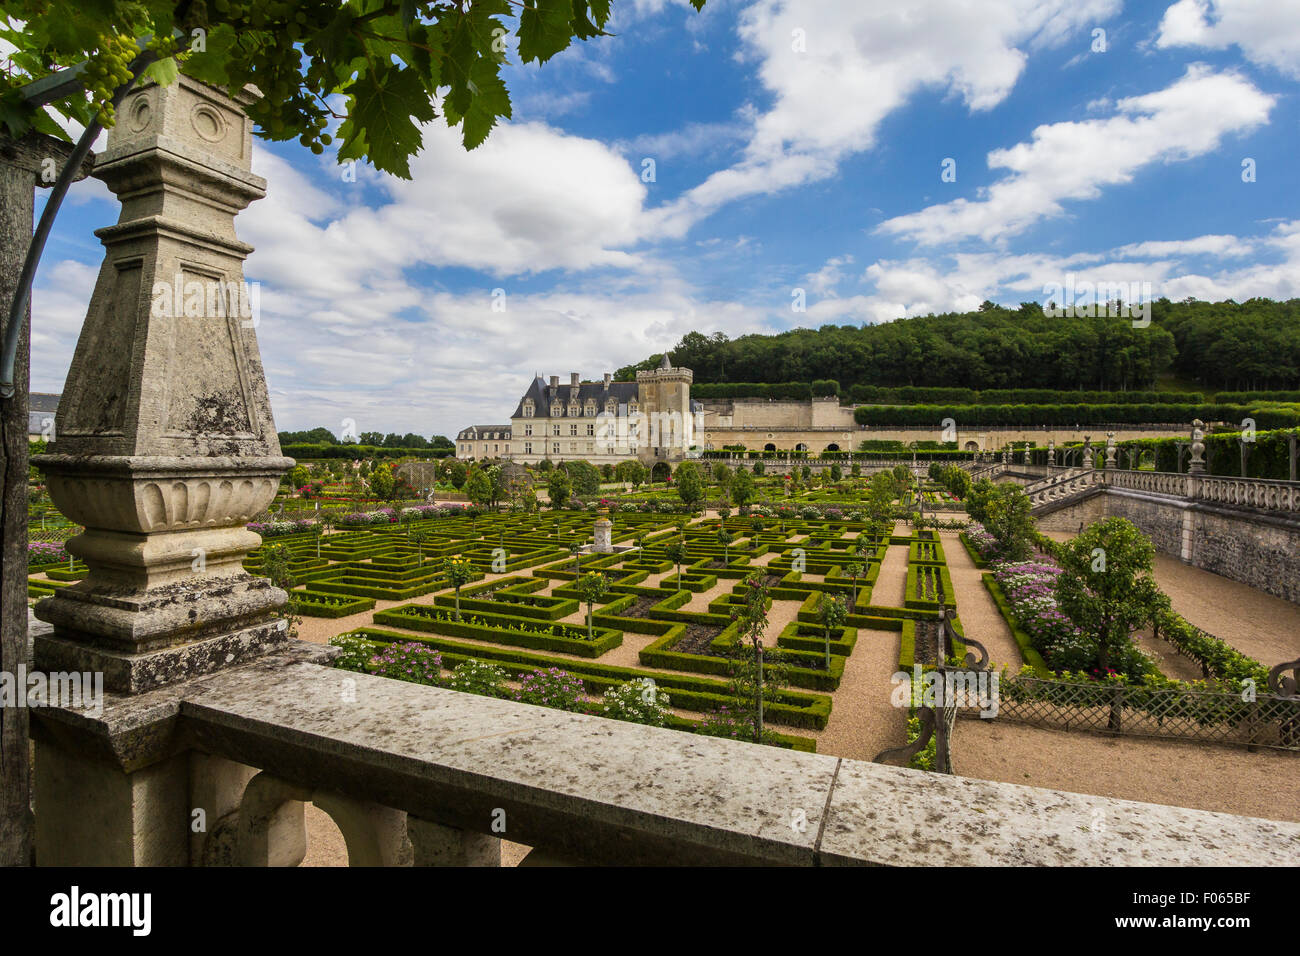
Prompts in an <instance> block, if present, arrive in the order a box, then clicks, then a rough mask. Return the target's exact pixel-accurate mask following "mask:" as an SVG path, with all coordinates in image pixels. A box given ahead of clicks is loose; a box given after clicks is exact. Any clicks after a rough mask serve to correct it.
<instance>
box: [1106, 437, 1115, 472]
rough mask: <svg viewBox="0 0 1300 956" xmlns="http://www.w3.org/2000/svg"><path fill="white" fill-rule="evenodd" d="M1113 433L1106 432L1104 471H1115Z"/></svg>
mask: <svg viewBox="0 0 1300 956" xmlns="http://www.w3.org/2000/svg"><path fill="white" fill-rule="evenodd" d="M1115 451H1116V448H1115V433H1114V432H1106V470H1107V471H1114V470H1115Z"/></svg>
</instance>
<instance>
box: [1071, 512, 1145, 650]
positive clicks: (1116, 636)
mask: <svg viewBox="0 0 1300 956" xmlns="http://www.w3.org/2000/svg"><path fill="white" fill-rule="evenodd" d="M1058 560H1059V561H1060V564H1061V567H1062V568H1064V569H1065V570H1064V571H1063V572H1062V573H1061V575H1060V577H1058V578H1057V581H1056V600H1057V603H1058V604H1059V606H1060V608H1061V612H1062V613H1064V614H1065V615H1066V617H1068V618H1069V619H1070V620H1071V621H1073V622H1074V625H1075V627H1078V628H1079V629H1080V630H1082V631H1083V633H1084V634H1085V635H1087V636H1088V638H1090V639H1091V640H1092V641H1094V642H1095V643H1096V647H1097V667H1098V669H1099V670H1100V671H1102V672H1103V674H1104V673H1105V671H1106V670H1107V669H1108V668H1110V667H1111V666H1112V662H1114V661H1116V660H1117V659H1118V658H1120V657H1121V656H1122V654H1123V652H1125V651H1127V650H1128V649H1129V648H1130V647H1131V646H1132V634H1133V632H1134V631H1135V630H1136V629H1137V628H1139V627H1142V626H1143V625H1145V624H1148V623H1149V622H1150V621H1151V620H1152V618H1153V617H1154V616H1155V614H1156V612H1157V611H1159V610H1160V609H1161V608H1162V607H1164V606H1167V602H1168V599H1167V598H1166V597H1165V596H1164V595H1163V594H1161V592H1160V589H1159V588H1158V587H1157V586H1156V582H1155V578H1154V577H1153V576H1152V573H1153V567H1154V563H1155V547H1154V546H1153V545H1152V544H1151V540H1150V539H1149V538H1147V537H1146V536H1145V535H1144V534H1142V532H1141V531H1139V530H1138V528H1137V526H1136V525H1134V524H1133V523H1132V522H1131V521H1128V520H1127V519H1125V518H1107V519H1106V520H1105V521H1099V522H1097V523H1096V524H1093V525H1090V526H1089V527H1087V528H1086V529H1084V531H1083V533H1082V534H1080V535H1079V536H1078V537H1076V538H1075V539H1074V540H1073V541H1071V542H1069V543H1068V544H1066V545H1065V546H1064V547H1062V548H1061V549H1060V552H1059V555H1058Z"/></svg>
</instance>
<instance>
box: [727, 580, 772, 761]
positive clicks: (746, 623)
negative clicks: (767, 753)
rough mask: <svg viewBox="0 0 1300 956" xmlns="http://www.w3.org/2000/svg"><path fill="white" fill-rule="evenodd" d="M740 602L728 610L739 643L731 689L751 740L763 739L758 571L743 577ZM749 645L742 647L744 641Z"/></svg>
mask: <svg viewBox="0 0 1300 956" xmlns="http://www.w3.org/2000/svg"><path fill="white" fill-rule="evenodd" d="M743 596H744V604H743V605H741V607H740V608H739V609H738V610H737V611H734V612H732V620H734V621H735V622H736V629H737V631H738V632H739V637H740V643H739V645H738V647H737V650H738V652H739V654H740V657H739V659H738V660H737V661H736V662H735V666H734V667H733V669H732V691H733V693H735V694H736V697H737V699H738V701H739V703H740V705H741V706H742V707H744V708H747V709H748V710H749V716H750V723H751V727H752V730H753V735H754V743H762V742H763V737H764V733H763V703H764V699H765V692H764V680H763V679H764V672H763V635H764V634H765V633H766V632H767V609H768V597H767V584H766V582H765V581H764V579H763V576H762V575H761V574H755V575H752V576H751V577H749V578H747V579H746V580H745V592H744V595H743ZM746 641H748V642H749V646H748V647H746V646H745V642H746Z"/></svg>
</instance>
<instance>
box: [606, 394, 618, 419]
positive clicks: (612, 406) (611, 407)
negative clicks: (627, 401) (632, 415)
mask: <svg viewBox="0 0 1300 956" xmlns="http://www.w3.org/2000/svg"><path fill="white" fill-rule="evenodd" d="M617 411H618V402H616V401H614V400H613V399H612V398H611V399H610V400H609V401H607V402H606V403H605V412H606V413H607V414H610V415H613V414H615V413H616V412H617Z"/></svg>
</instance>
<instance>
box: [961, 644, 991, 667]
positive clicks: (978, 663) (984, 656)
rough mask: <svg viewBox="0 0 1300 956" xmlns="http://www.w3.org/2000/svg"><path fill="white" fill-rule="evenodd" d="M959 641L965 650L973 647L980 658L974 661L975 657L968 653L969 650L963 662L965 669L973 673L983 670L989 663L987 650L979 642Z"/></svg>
mask: <svg viewBox="0 0 1300 956" xmlns="http://www.w3.org/2000/svg"><path fill="white" fill-rule="evenodd" d="M961 641H962V643H963V644H965V645H966V647H967V648H971V647H973V648H975V649H976V650H978V651H979V652H980V656H979V659H978V660H976V658H975V655H974V654H972V653H970V651H969V650H968V651H967V652H966V661H965V666H966V669H967V670H973V671H982V670H984V668H985V667H987V666H988V663H989V652H988V650H987V649H986V648H985V647H984V645H983V644H981V643H980V642H979V641H973V640H970V639H968V638H962V639H961Z"/></svg>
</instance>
